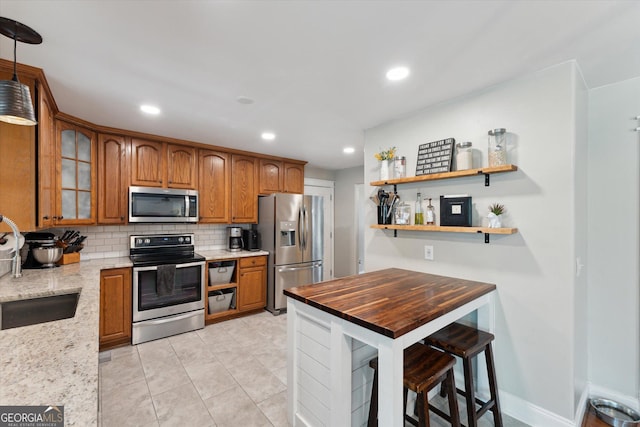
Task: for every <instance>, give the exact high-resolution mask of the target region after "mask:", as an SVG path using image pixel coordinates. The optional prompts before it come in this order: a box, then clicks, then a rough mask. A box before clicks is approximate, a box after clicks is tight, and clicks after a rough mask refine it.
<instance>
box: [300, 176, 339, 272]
mask: <svg viewBox="0 0 640 427" xmlns="http://www.w3.org/2000/svg"><path fill="white" fill-rule="evenodd" d="M304 194H305V195H307V196H323V197H324V227H323V229H324V239H323V243H324V256H323V258H322V263H323V276H322V280H331V279H333V272H334V271H335V270H334V268H333V267H334V265H333V260H334V255H333V254H334V245H333V242H334V240H333V235H334V234H333V232H334V227H335V224H334V198H335V181H329V180H325V179H316V178H305V179H304ZM327 196H328V197H327Z"/></svg>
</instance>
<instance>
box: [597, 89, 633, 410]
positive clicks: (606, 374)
mask: <svg viewBox="0 0 640 427" xmlns="http://www.w3.org/2000/svg"><path fill="white" fill-rule="evenodd" d="M638 115H640V78H635V79H631V80H627V81H624V82H620V83H617V84H614V85H610V86H605V87H601V88H597V89H594V90H591V91H590V93H589V171H590V172H589V182H588V184H589V269H588V273H589V274H588V276H589V323H588V324H589V379H590V381H591V385H592V388H593V391H594V394H596V393H597V394H600V395H604V396H607V397H613V398H617V400H618V399H619V401H622V402H623V403H626V404H627V405H630V406H632V407H635V408H636V409H639V408H638V390H639V387H640V386H639V378H638V363H639V360H640V355H639V351H638V340H639V337H640V331H639V326H638V325H639V323H640V322H639V320H638V317H639V315H638V301H639V291H638V284H639V270H638V261H639V260H640V250H639V248H638V244H639V243H638V242H639V241H640V239H639V220H638V218H639V207H640V184H639V182H640V173H639V165H640V148H639V146H638V145H639V143H640V141H639V137H638V132H636V131H634V129H635V128H636V127H637V126H640V122H638V120H636V119H635V117H636V116H638Z"/></svg>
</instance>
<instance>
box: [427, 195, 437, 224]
mask: <svg viewBox="0 0 640 427" xmlns="http://www.w3.org/2000/svg"><path fill="white" fill-rule="evenodd" d="M425 214H426V217H427V225H436V210H435V208H434V207H433V205H432V204H431V199H429V204H428V205H427V210H426V212H425Z"/></svg>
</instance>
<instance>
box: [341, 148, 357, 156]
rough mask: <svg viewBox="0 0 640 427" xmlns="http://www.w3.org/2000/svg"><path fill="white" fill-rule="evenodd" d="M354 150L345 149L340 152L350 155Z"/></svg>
mask: <svg viewBox="0 0 640 427" xmlns="http://www.w3.org/2000/svg"><path fill="white" fill-rule="evenodd" d="M355 151H356V149H355V148H353V147H345V148H344V149H343V150H342V152H343V153H345V154H351V153H355Z"/></svg>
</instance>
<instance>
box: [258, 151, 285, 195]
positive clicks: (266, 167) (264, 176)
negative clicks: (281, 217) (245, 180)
mask: <svg viewBox="0 0 640 427" xmlns="http://www.w3.org/2000/svg"><path fill="white" fill-rule="evenodd" d="M283 180H284V169H283V168H282V162H281V161H279V160H271V159H260V190H259V191H260V194H271V193H280V192H282V188H283V187H284V186H283Z"/></svg>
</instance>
